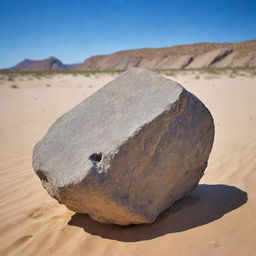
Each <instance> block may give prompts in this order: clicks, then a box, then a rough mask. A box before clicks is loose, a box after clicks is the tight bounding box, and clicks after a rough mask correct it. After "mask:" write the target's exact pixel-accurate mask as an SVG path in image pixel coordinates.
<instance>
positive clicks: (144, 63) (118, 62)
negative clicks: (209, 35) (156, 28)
mask: <svg viewBox="0 0 256 256" xmlns="http://www.w3.org/2000/svg"><path fill="white" fill-rule="evenodd" d="M252 66H256V40H253V41H247V42H241V43H234V44H231V43H223V44H216V43H198V44H191V45H180V46H173V47H169V48H158V49H139V50H129V51H120V52H116V53H113V54H109V55H102V56H93V57H90V58H88V59H86V60H85V61H84V62H83V63H81V64H80V65H77V66H76V69H81V70H85V69H96V70H115V69H127V68H130V67H143V68H148V69H180V68H203V67H252Z"/></svg>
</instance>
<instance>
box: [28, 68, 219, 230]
mask: <svg viewBox="0 0 256 256" xmlns="http://www.w3.org/2000/svg"><path fill="white" fill-rule="evenodd" d="M138 81H139V82H138ZM127 88H128V89H127ZM129 88H130V90H129ZM141 88H142V89H141ZM152 88H153V89H152ZM159 88H160V89H159ZM140 89H141V90H142V93H137V91H136V90H138V91H139V90H140ZM133 90H134V91H133ZM123 91H125V92H127V94H125V95H122V97H123V98H122V100H125V99H128V100H129V101H130V100H132V99H134V98H135V101H134V102H135V104H136V103H137V106H136V105H135V107H134V109H133V106H129V104H128V105H126V106H123V105H122V103H120V102H121V100H120V99H119V98H120V97H119V96H120V95H119V93H120V94H121V93H122V92H123ZM168 93H169V94H170V95H175V97H173V98H171V97H170V98H171V100H170V101H169V102H168V100H169V95H168ZM162 94H163V95H162ZM116 95H117V96H118V97H116ZM145 95H146V96H145ZM165 95H166V97H165ZM111 97H112V98H111ZM115 97H116V98H115ZM136 97H137V98H136ZM143 97H144V98H145V97H149V99H147V98H145V99H146V100H145V102H152V103H149V104H151V105H149V106H144V105H142V106H140V105H139V101H136V100H138V99H139V100H140V101H141V100H142V101H143V99H144V98H143ZM99 99H100V100H101V101H100V100H99ZM115 99H116V101H115V102H113V100H115ZM159 99H161V102H163V101H165V100H166V102H165V103H163V104H162V103H161V102H160V101H159ZM172 100H173V101H172ZM129 101H128V102H129ZM116 102H117V104H119V103H120V105H118V106H117V108H116V109H115V106H114V104H115V103H116ZM155 102H156V103H157V104H155ZM167 102H168V104H167ZM91 103H94V104H99V108H100V109H101V111H103V112H104V111H105V113H111V114H112V115H113V116H114V117H115V113H117V114H120V113H121V116H118V115H116V117H117V119H118V118H120V123H118V121H116V123H115V120H116V119H115V118H114V119H113V120H110V121H108V120H107V121H106V123H107V124H108V125H109V126H111V124H112V122H113V123H115V124H117V126H114V125H113V127H110V128H109V127H107V128H106V127H104V126H103V127H100V129H97V126H98V125H99V119H97V118H98V117H101V118H102V119H104V118H105V119H107V118H110V117H111V116H112V115H111V116H106V115H104V113H103V115H100V114H99V116H97V113H98V111H97V110H99V109H97V106H98V105H97V106H96V108H95V109H94V108H93V109H94V110H96V112H94V113H95V116H96V117H94V116H93V115H90V113H89V112H88V111H89V110H91V109H90V108H91V107H88V106H91ZM106 103H108V104H110V112H107V111H108V110H104V109H102V107H105V108H107V105H106ZM161 104H162V105H161ZM159 106H160V107H159ZM111 107H112V109H113V108H114V110H115V111H116V112H115V111H114V112H111ZM148 108H149V109H150V110H151V111H150V113H151V112H153V113H154V114H155V113H157V111H158V112H159V110H161V111H160V112H159V113H158V114H155V116H153V117H152V116H150V118H149V120H147V121H145V120H146V119H147V118H148V116H149V115H150V114H149V113H147V115H143V114H142V113H144V112H141V113H140V111H146V110H148ZM119 109H121V112H118V111H119ZM129 109H130V110H135V111H136V110H137V112H139V113H138V115H137V117H136V118H137V119H136V118H135V122H134V120H133V119H132V118H133V116H132V115H128V116H126V111H124V110H127V112H128V114H129ZM156 109H157V111H156ZM154 111H156V112H154ZM140 115H141V116H142V117H141V119H143V117H145V120H142V121H143V122H142V124H141V123H139V121H138V120H139V118H138V117H140ZM88 116H89V117H90V118H88ZM134 116H136V113H134ZM128 117H131V120H126V119H125V120H126V123H125V124H126V126H125V127H124V126H122V125H124V118H128ZM83 120H87V122H85V123H83ZM102 122H103V123H104V120H102ZM81 123H82V124H81ZM88 123H89V124H88ZM87 124H88V125H87ZM90 124H91V126H90ZM137 124H138V125H137ZM81 125H82V126H81ZM95 125H96V126H95ZM118 125H119V126H118ZM136 125H137V126H136ZM80 126H81V127H85V129H84V130H83V129H81V127H80ZM87 126H89V127H95V132H96V133H97V134H100V133H103V134H104V131H106V130H107V129H108V128H109V129H110V130H111V128H113V129H112V133H113V134H116V136H113V137H111V135H110V133H109V132H107V133H106V134H107V135H108V136H109V137H106V138H105V139H106V140H107V142H108V143H105V145H103V146H102V147H101V145H102V144H100V142H102V141H101V140H100V139H99V141H98V142H99V144H97V138H98V137H97V136H96V135H95V136H94V133H90V132H91V130H92V129H90V130H86V127H87ZM130 126H131V127H132V128H133V130H132V132H131V131H130ZM118 127H121V128H124V130H125V129H126V128H127V127H128V128H129V129H127V130H129V132H127V134H121V135H122V136H123V137H122V136H121V139H120V138H119V141H118V143H115V141H114V140H115V138H118V132H119V131H118V129H117V128H118ZM76 128H78V129H77V130H76ZM87 128H88V127H87ZM104 129H105V130H104ZM88 133H89V134H90V136H86V135H87V134H88ZM77 134H78V135H77ZM89 137H90V138H89ZM92 137H93V138H92ZM77 138H79V139H77ZM91 138H92V141H94V142H95V143H96V144H97V145H96V146H95V145H93V146H92V145H91V144H90V143H91V140H90V139H91ZM108 138H110V139H109V140H108ZM213 139H214V123H213V119H212V116H211V114H210V112H209V111H208V109H207V108H206V107H205V106H204V104H203V103H202V102H201V101H200V100H198V99H197V98H196V97H195V96H194V95H193V94H191V93H189V92H188V91H186V90H185V89H184V88H183V87H181V86H180V85H179V84H177V83H175V82H173V81H171V80H168V79H166V78H163V77H162V76H160V75H159V74H156V73H154V72H150V71H148V70H144V69H139V68H133V69H130V70H128V71H126V72H125V73H123V74H122V75H121V76H119V77H118V78H117V79H115V80H114V81H112V82H110V83H109V84H107V85H106V86H105V87H103V88H102V89H100V90H99V91H98V92H96V93H95V94H93V95H92V96H91V97H89V98H87V99H85V100H84V101H83V102H82V103H81V104H79V105H78V106H76V107H75V108H73V109H72V110H70V111H69V112H67V113H66V114H64V115H63V116H62V117H60V118H59V119H57V120H56V122H55V123H54V124H53V125H52V126H51V128H50V129H49V130H48V132H47V134H46V135H45V136H44V137H43V139H42V140H41V141H40V142H38V143H37V145H36V146H35V147H34V150H33V168H34V170H35V172H36V173H37V175H38V176H39V178H40V179H41V182H42V184H43V186H44V188H45V189H46V190H47V191H48V193H49V194H50V195H51V196H52V197H54V198H55V199H57V200H58V201H59V203H62V204H65V205H66V206H67V207H68V208H69V209H71V210H73V211H75V212H80V213H88V214H89V215H90V216H91V217H92V218H93V219H95V220H97V221H99V222H103V223H115V224H119V225H129V224H131V223H133V224H140V223H152V222H154V221H155V219H156V218H157V216H158V215H159V214H160V213H161V212H162V211H164V210H166V209H167V208H169V207H170V206H171V205H172V204H173V203H175V202H176V201H177V200H179V199H181V198H182V197H184V196H185V195H186V194H189V193H190V192H191V191H192V190H193V189H194V188H195V187H196V186H197V184H198V182H199V180H200V178H201V177H202V175H203V172H204V170H205V168H206V167H207V161H208V157H209V154H210V151H211V148H212V144H213ZM83 140H84V142H82V141H83ZM117 140H118V139H117ZM86 141H87V142H88V144H86ZM102 143H103V142H102ZM103 144H104V143H103ZM67 145H68V146H67ZM88 145H89V149H88ZM106 145H107V146H108V147H109V148H110V150H108V148H107V147H105V148H104V146H106ZM90 146H91V150H90ZM102 148H104V150H102ZM97 149H98V150H97ZM81 151H82V154H80V153H81ZM79 154H80V155H79ZM82 156H84V158H83V157H82ZM74 159H75V160H74ZM72 161H73V162H72ZM70 163H72V164H70ZM74 167H75V168H74ZM73 168H74V169H73ZM77 170H78V171H77ZM73 173H74V174H73ZM72 175H73V176H72Z"/></svg>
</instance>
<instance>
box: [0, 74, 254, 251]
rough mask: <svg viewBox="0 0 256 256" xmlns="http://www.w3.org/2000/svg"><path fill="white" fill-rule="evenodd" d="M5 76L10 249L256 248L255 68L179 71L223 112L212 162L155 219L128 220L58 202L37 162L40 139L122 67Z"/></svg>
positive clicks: (4, 166) (3, 245)
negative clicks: (100, 218)
mask: <svg viewBox="0 0 256 256" xmlns="http://www.w3.org/2000/svg"><path fill="white" fill-rule="evenodd" d="M0 76H1V80H0V109H1V111H0V123H1V126H0V145H1V147H0V175H1V179H0V234H1V236H0V255H1V256H3V255H11V256H16V255H20V256H36V255H40V256H62V255H65V256H69V255H70V256H71V255H72V256H73V255H76V256H79V255H94V256H96V255H104V256H107V255H111V256H112V255H161V256H164V255H173V256H176V255H177V256H178V255H182V256H183V255H186V256H187V255H193V256H194V255H197V256H200V255H202V256H203V255H204V256H205V255H208V256H212V255H216V256H217V255H218V256H231V255H232V256H254V255H256V233H255V229H256V218H255V217H256V194H255V187H256V159H255V153H256V79H255V77H253V76H244V75H243V76H242V75H241V76H236V77H234V78H233V77H229V76H226V75H224V74H223V75H213V76H210V77H209V75H200V76H198V75H195V74H192V73H191V72H190V73H186V74H183V73H181V74H178V75H176V76H173V77H170V78H171V79H173V80H175V81H178V82H180V83H181V84H182V85H183V86H184V87H185V88H186V89H188V90H189V91H191V92H192V93H194V94H195V95H196V96H198V97H199V98H200V99H201V100H202V101H203V102H204V103H205V105H206V106H207V107H208V108H209V109H210V111H211V113H212V115H213V117H214V120H215V129H216V131H215V142H214V146H213V150H212V153H211V155H210V159H209V163H208V168H207V169H206V172H205V175H204V176H203V178H202V179H201V181H200V185H199V186H198V187H197V189H196V190H195V191H194V192H193V193H192V195H190V196H188V197H186V198H184V199H183V200H181V201H180V202H178V203H176V204H175V205H174V207H172V208H170V209H169V210H167V211H166V212H164V213H163V214H162V215H161V216H159V218H158V220H157V221H156V222H155V223H154V224H150V225H139V226H129V227H119V226H115V225H106V224H100V223H97V222H95V221H93V220H91V219H90V218H89V217H88V216H87V215H82V214H76V213H74V212H71V211H70V210H68V209H67V208H66V207H65V206H63V205H59V204H58V203H57V201H55V200H54V199H52V198H51V197H50V196H49V195H48V194H47V192H46V191H45V190H44V189H43V187H42V185H41V183H40V180H39V178H38V177H37V176H36V174H35V173H34V172H33V169H32V166H31V157H32V149H33V146H34V145H35V143H36V142H37V141H38V140H39V139H40V138H41V137H42V136H43V135H44V134H45V132H46V131H47V129H48V128H49V126H50V125H51V124H52V123H53V122H54V121H55V119H56V118H57V117H59V116H60V115H61V114H63V113H64V112H66V111H67V110H69V109H70V108H72V107H73V106H75V105H76V104H78V103H79V102H81V101H82V100H83V99H85V98H86V97H88V96H89V95H91V94H92V93H93V92H95V91H96V90H97V89H99V88H100V87H101V86H103V85H104V84H106V83H107V82H108V81H111V80H112V79H113V78H114V77H116V75H111V74H99V75H97V74H96V75H93V76H83V75H76V76H73V75H70V74H66V75H65V74H57V75H54V76H51V77H47V78H40V79H37V78H34V77H30V76H24V75H20V76H17V77H16V78H14V79H10V80H8V79H7V78H6V77H4V75H0ZM14 85H16V86H14ZM16 87H18V88H16ZM184 157H185V156H184Z"/></svg>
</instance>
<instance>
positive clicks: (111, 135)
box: [33, 68, 183, 186]
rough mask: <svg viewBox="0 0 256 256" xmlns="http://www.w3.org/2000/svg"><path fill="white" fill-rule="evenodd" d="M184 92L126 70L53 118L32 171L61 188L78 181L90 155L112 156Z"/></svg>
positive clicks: (175, 85) (137, 71)
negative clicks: (50, 178)
mask: <svg viewBox="0 0 256 256" xmlns="http://www.w3.org/2000/svg"><path fill="white" fill-rule="evenodd" d="M182 91H183V87H182V86H180V85H179V84H178V83H176V82H173V81H171V80H169V79H167V78H164V77H163V76H161V75H159V74H158V73H154V72H151V71H148V70H145V69H140V68H132V69H130V70H128V71H126V72H125V73H123V74H121V75H120V76H119V77H118V78H116V79H115V80H113V81H111V82H110V83H108V84H107V85H105V86H104V87H103V88H101V89H100V90H98V91H97V92H96V93H95V94H93V95H91V96H90V97H89V98H87V99H85V100H84V101H83V102H82V103H80V104H79V105H77V106H76V107H74V108H73V109H72V110H71V111H69V112H67V113H66V114H64V115H63V116H62V117H60V118H59V119H57V121H56V122H55V123H54V124H53V125H52V127H51V128H50V129H49V131H48V132H47V134H46V135H45V136H44V138H43V139H42V140H41V141H40V142H39V143H38V144H37V145H36V147H35V149H34V156H33V158H34V159H33V164H34V167H35V169H36V170H44V171H47V172H51V176H53V177H54V180H56V182H57V183H58V182H61V183H62V184H58V185H59V186H64V185H67V184H70V183H72V182H76V181H77V180H81V179H82V178H84V177H85V176H86V174H87V171H88V170H89V169H90V168H91V167H92V161H91V160H89V157H90V156H91V155H92V154H93V153H100V152H102V153H103V154H105V155H107V154H111V153H114V152H116V151H117V150H118V148H119V147H120V145H122V144H123V143H124V142H125V141H126V140H127V139H128V138H129V137H130V136H132V135H133V134H134V133H136V132H137V131H139V130H140V129H141V127H142V126H143V125H144V124H146V123H149V122H150V121H152V120H153V119H154V118H155V117H156V116H158V115H159V114H161V113H162V112H163V111H164V110H166V109H168V108H170V107H171V106H172V104H173V103H174V102H176V101H177V100H178V99H179V96H180V94H181V92H182ZM60 176H61V178H60ZM55 178H56V179H55Z"/></svg>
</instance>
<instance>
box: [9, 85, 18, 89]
mask: <svg viewBox="0 0 256 256" xmlns="http://www.w3.org/2000/svg"><path fill="white" fill-rule="evenodd" d="M11 88H13V89H18V88H19V86H18V85H17V84H13V85H12V86H11Z"/></svg>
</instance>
